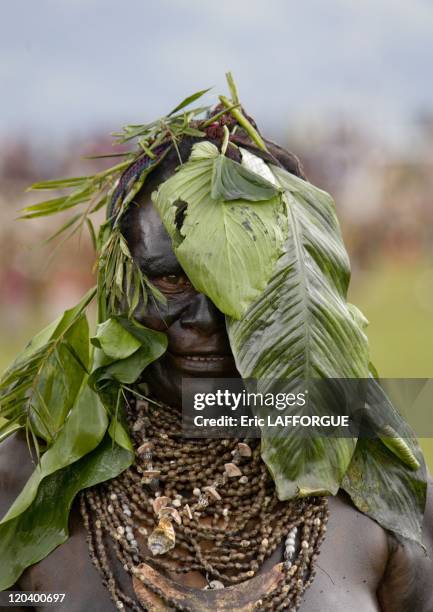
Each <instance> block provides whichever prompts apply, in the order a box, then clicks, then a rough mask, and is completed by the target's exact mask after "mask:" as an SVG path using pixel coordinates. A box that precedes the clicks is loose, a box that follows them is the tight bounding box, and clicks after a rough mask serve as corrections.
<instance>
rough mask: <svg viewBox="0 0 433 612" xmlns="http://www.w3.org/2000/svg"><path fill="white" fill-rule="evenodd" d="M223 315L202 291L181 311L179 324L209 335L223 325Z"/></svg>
mask: <svg viewBox="0 0 433 612" xmlns="http://www.w3.org/2000/svg"><path fill="white" fill-rule="evenodd" d="M224 323H225V321H224V315H223V313H222V312H220V311H219V310H218V309H217V308H216V306H215V305H214V304H213V303H212V302H211V301H210V299H209V298H207V297H206V296H205V295H203V294H202V293H199V294H198V295H196V296H195V298H194V300H193V301H192V302H191V304H190V305H189V306H188V308H187V309H186V310H184V312H183V313H182V316H181V317H180V324H181V326H182V327H185V328H194V329H197V330H199V331H200V332H201V333H203V334H205V335H209V336H210V335H211V334H213V333H215V332H216V331H218V330H219V329H221V327H223V326H224Z"/></svg>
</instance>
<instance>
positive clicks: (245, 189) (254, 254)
mask: <svg viewBox="0 0 433 612" xmlns="http://www.w3.org/2000/svg"><path fill="white" fill-rule="evenodd" d="M228 163H229V162H225V161H223V160H221V156H220V155H219V153H218V149H217V148H216V147H215V146H214V145H212V144H211V143H209V142H203V143H198V144H196V145H195V146H194V148H193V151H192V154H191V157H190V159H189V161H188V162H187V163H185V164H183V165H182V166H181V167H180V169H179V170H178V172H177V173H176V174H175V175H174V176H172V177H171V178H169V179H168V180H167V181H165V182H164V183H163V184H162V185H161V186H160V188H159V189H158V191H157V192H156V193H154V194H153V195H152V199H153V201H154V203H155V206H156V208H157V209H158V211H159V213H160V215H161V218H162V220H163V223H164V225H165V227H166V229H167V231H168V233H169V234H170V236H171V238H172V240H173V246H174V251H175V254H176V256H177V258H178V260H179V262H180V264H181V265H182V267H183V269H184V270H185V272H186V274H187V275H188V277H189V278H190V279H191V282H192V283H193V285H194V287H195V288H196V289H197V291H200V292H202V293H204V294H206V295H207V296H208V297H209V298H210V299H211V300H212V301H213V302H214V303H215V304H216V306H217V307H218V308H219V309H220V310H221V311H222V312H224V313H226V314H228V315H230V316H232V317H234V318H240V317H241V316H242V315H243V314H244V312H245V310H246V309H247V307H248V305H249V304H250V303H251V302H252V301H253V300H254V299H256V298H258V296H259V295H260V294H261V293H262V292H263V290H264V288H265V287H266V283H267V281H268V280H269V278H270V277H271V274H272V271H273V269H274V267H275V263H276V260H277V259H278V257H279V255H280V254H281V249H282V245H283V242H284V238H285V234H286V225H287V221H286V218H285V217H284V215H282V203H281V195H280V194H279V193H278V191H277V190H276V189H275V187H274V186H272V184H270V183H268V182H267V181H265V180H264V179H262V178H261V177H259V176H256V177H255V179H254V180H255V184H254V183H253V180H252V179H251V174H252V173H249V171H247V170H245V169H243V168H242V169H240V165H239V164H236V162H232V161H230V163H229V166H230V170H227V168H228V167H229V166H227V164H228ZM221 164H222V165H223V167H224V168H226V170H225V172H228V173H229V174H230V176H231V177H233V175H234V170H233V168H234V167H238V166H239V168H237V170H236V172H237V173H238V177H243V182H242V183H240V184H239V186H238V188H237V190H236V197H237V198H238V199H235V200H224V199H222V198H221V197H219V198H218V199H216V200H215V199H213V197H212V193H211V192H212V179H213V187H214V189H213V191H214V194H215V195H218V196H221V195H224V194H225V195H226V196H227V195H228V192H230V194H231V195H230V197H234V196H235V190H234V187H233V186H230V185H229V184H228V182H227V181H226V180H225V181H224V183H223V182H222V180H221V176H220V178H219V179H218V176H217V175H215V176H214V172H215V167H218V165H219V166H221ZM246 173H248V176H249V177H250V179H251V180H246V178H245V177H246ZM217 174H218V173H217ZM220 174H221V173H220ZM213 177H214V178H213ZM254 190H255V191H256V199H257V200H260V201H257V202H254V201H251V200H253V198H254ZM264 190H267V193H269V195H270V196H272V197H269V199H267V200H263V197H264ZM272 194H274V195H272ZM275 194H276V195H275ZM185 205H186V206H185ZM180 212H181V213H182V214H183V220H182V219H180V214H179V213H180ZM182 221H183V222H182Z"/></svg>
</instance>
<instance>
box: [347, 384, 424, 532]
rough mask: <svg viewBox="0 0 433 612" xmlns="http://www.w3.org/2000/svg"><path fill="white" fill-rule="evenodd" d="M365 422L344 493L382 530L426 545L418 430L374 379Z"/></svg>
mask: <svg viewBox="0 0 433 612" xmlns="http://www.w3.org/2000/svg"><path fill="white" fill-rule="evenodd" d="M363 423H364V424H363V437H362V438H360V439H359V440H358V443H357V445H356V449H355V453H354V455H353V458H352V461H351V463H350V465H349V468H348V470H347V472H346V474H345V476H344V479H343V483H342V488H343V489H345V490H346V491H347V493H348V494H349V495H350V497H351V498H352V501H353V503H354V504H355V506H356V507H357V508H358V509H359V510H360V511H361V512H364V513H365V514H368V516H370V517H371V518H373V519H375V520H376V521H377V522H378V523H379V524H380V525H382V527H385V528H386V529H389V530H390V531H393V532H394V533H395V534H396V535H397V536H400V537H404V538H410V539H412V540H415V541H417V542H419V543H422V539H421V532H422V521H423V514H424V509H425V503H426V492H427V484H426V483H427V473H426V466H425V462H424V458H423V455H422V452H421V449H420V447H419V445H418V442H417V440H416V438H415V436H414V434H413V431H412V430H411V428H410V427H409V425H408V424H407V422H406V421H405V420H404V419H403V417H402V416H401V415H400V414H399V413H398V412H397V410H396V409H395V408H394V406H393V405H392V403H391V401H390V400H389V398H388V396H387V395H386V393H385V391H384V390H383V388H382V386H381V385H380V383H379V382H378V381H376V380H374V379H373V378H370V379H369V380H368V382H367V391H366V410H365V413H364V418H363Z"/></svg>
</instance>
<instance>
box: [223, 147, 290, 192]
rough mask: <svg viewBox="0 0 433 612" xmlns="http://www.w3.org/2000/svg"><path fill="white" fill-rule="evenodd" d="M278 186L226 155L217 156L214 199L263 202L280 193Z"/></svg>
mask: <svg viewBox="0 0 433 612" xmlns="http://www.w3.org/2000/svg"><path fill="white" fill-rule="evenodd" d="M278 192H279V190H278V188H277V187H276V186H275V185H273V184H272V183H270V182H268V181H267V180H266V179H264V178H262V177H261V176H259V175H258V174H256V173H255V172H251V170H248V168H246V167H245V166H243V165H241V164H238V163H237V162H235V161H233V160H232V159H230V158H229V157H226V156H225V155H218V156H217V157H216V158H215V162H214V166H213V173H212V185H211V196H212V198H213V199H214V200H225V201H229V200H250V201H252V202H261V201H263V200H270V199H271V198H273V197H275V196H276V195H277V194H278Z"/></svg>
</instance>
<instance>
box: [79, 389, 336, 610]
mask: <svg viewBox="0 0 433 612" xmlns="http://www.w3.org/2000/svg"><path fill="white" fill-rule="evenodd" d="M127 416H128V425H129V428H130V432H131V437H132V440H133V444H134V448H135V449H136V462H135V464H134V465H133V466H131V467H130V468H129V469H128V470H126V471H125V472H123V473H122V474H121V475H120V476H118V477H117V478H115V479H113V480H110V481H109V482H107V483H103V484H101V485H98V486H96V487H93V488H90V489H87V490H86V491H84V492H83V494H82V495H81V498H80V509H81V514H82V517H83V522H84V525H85V528H86V530H87V540H88V545H89V552H90V557H91V559H92V562H93V564H94V565H95V566H96V568H97V569H98V571H99V572H100V574H101V577H102V580H103V583H104V585H105V586H106V587H107V589H108V591H109V593H110V596H111V598H112V599H113V601H114V603H115V605H116V607H117V608H118V609H124V608H125V607H126V608H128V609H130V610H133V611H134V612H135V611H136V612H139V611H141V610H146V609H150V608H148V607H147V605H146V601H145V600H143V598H142V597H140V593H142V592H143V590H144V591H146V592H150V593H151V594H154V595H156V596H158V597H159V598H160V600H162V602H164V605H165V606H166V607H165V608H164V609H170V610H173V609H174V610H191V611H195V610H199V609H203V608H200V607H197V606H194V603H193V602H192V603H191V602H189V603H188V602H185V601H183V602H182V601H180V599H179V598H178V597H176V596H174V595H173V593H172V592H171V591H172V590H173V589H169V591H170V593H167V592H165V591H164V589H163V588H161V587H160V586H158V585H157V584H156V582H157V581H155V580H151V579H149V571H151V572H152V571H157V572H160V573H161V574H162V575H166V576H167V575H168V573H170V574H171V575H174V576H176V575H179V574H182V573H183V574H188V573H189V572H193V571H195V572H197V571H198V572H200V573H201V575H202V576H203V578H205V579H206V585H205V586H204V589H212V590H221V589H224V588H227V587H229V590H230V591H233V587H234V585H242V584H244V583H245V581H249V580H251V579H253V578H254V577H255V576H256V575H257V573H258V571H259V570H260V568H261V566H262V565H263V563H264V561H265V560H266V559H268V558H269V557H270V556H271V555H272V553H273V552H274V551H275V550H276V548H277V547H278V546H279V545H280V544H281V542H284V543H285V547H284V563H282V564H280V565H281V572H282V576H281V579H279V580H278V581H277V584H276V585H273V588H272V589H271V591H270V592H265V593H263V594H261V595H260V598H259V599H258V600H256V601H255V602H254V603H253V604H252V605H251V606H250V607H249V608H245V609H250V610H253V609H254V610H290V611H295V610H298V609H299V606H300V603H301V598H302V595H303V593H304V592H305V590H306V589H307V588H308V586H309V585H310V584H311V582H312V580H313V578H314V574H315V569H314V562H315V560H316V559H317V556H318V552H319V549H320V545H321V542H322V540H323V538H324V535H325V532H326V523H327V519H328V506H327V500H326V498H325V497H321V498H318V497H313V498H305V499H301V500H293V501H289V502H280V501H279V500H278V498H277V495H276V492H275V486H274V483H273V481H272V478H271V476H270V475H269V472H268V470H267V468H266V466H265V464H264V463H263V461H262V460H261V457H260V447H259V441H258V440H250V441H247V440H244V441H243V442H239V441H238V440H236V439H231V440H226V439H223V440H214V439H212V440H209V439H203V440H185V439H183V438H182V437H181V415H180V412H179V411H178V410H176V409H174V408H171V407H169V406H166V405H162V404H156V402H153V401H144V400H140V401H137V402H131V404H130V406H129V408H128V415H127ZM110 551H113V552H114V554H115V555H116V557H117V558H118V559H119V561H120V562H121V564H122V566H123V569H124V570H125V572H127V573H128V574H130V575H131V576H132V578H133V583H134V588H135V586H136V585H140V586H141V587H142V588H141V591H140V589H139V588H135V592H136V594H137V599H135V600H134V599H132V598H131V597H129V596H128V595H127V594H126V593H125V592H124V591H123V590H122V589H121V587H120V585H119V583H118V580H117V579H116V577H115V575H114V571H113V567H112V565H111V563H110ZM145 569H147V570H149V571H145ZM252 582H253V581H251V583H252ZM173 584H176V583H173ZM230 587H231V588H230ZM235 588H236V587H235ZM220 592H221V593H222V591H220ZM198 593H199V591H198ZM158 609H162V608H161V607H159V608H158ZM231 609H234V608H231ZM243 609H244V608H243Z"/></svg>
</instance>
